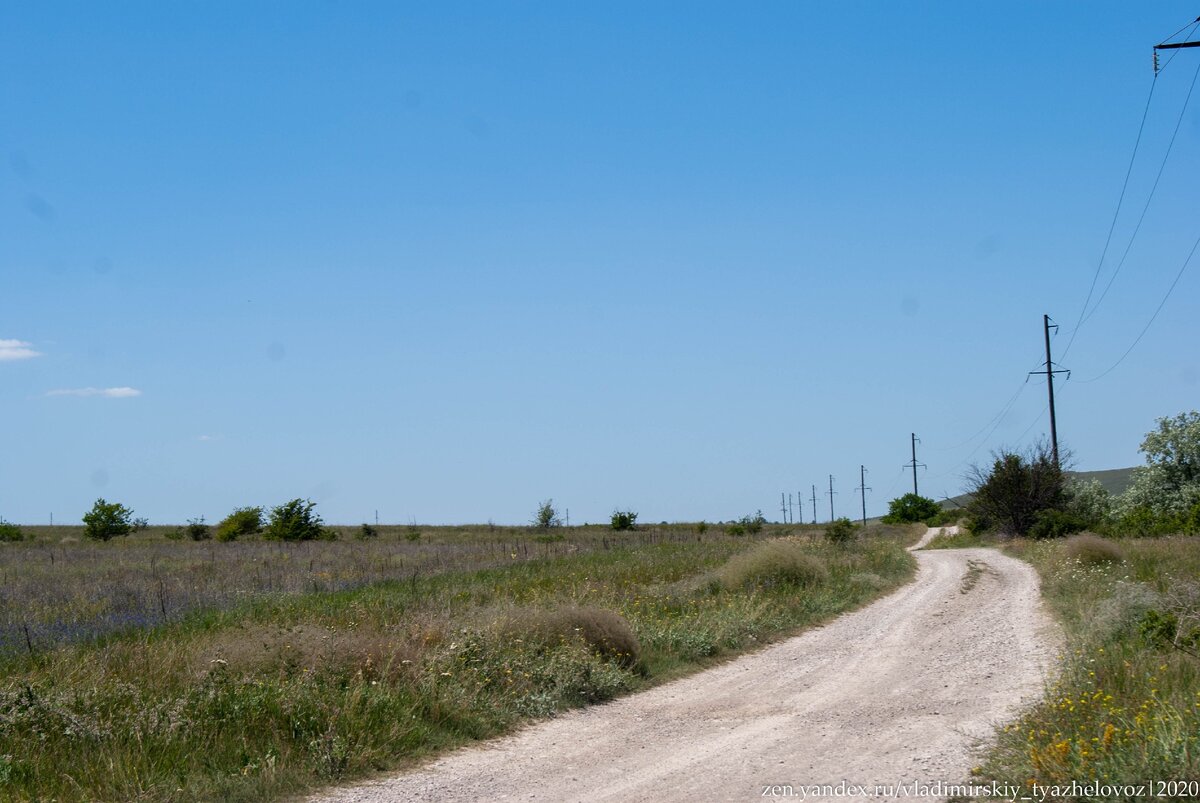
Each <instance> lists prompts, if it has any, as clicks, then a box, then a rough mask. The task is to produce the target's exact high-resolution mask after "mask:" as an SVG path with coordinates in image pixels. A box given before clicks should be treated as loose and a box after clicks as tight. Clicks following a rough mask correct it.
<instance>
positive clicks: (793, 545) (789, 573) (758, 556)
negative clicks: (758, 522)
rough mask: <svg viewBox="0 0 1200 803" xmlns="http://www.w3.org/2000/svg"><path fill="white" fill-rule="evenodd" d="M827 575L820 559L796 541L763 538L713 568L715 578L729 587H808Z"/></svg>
mask: <svg viewBox="0 0 1200 803" xmlns="http://www.w3.org/2000/svg"><path fill="white" fill-rule="evenodd" d="M828 578H829V571H828V570H827V569H826V568H825V564H824V563H822V562H821V559H820V558H818V557H816V556H815V555H811V554H809V553H808V552H806V551H805V549H804V545H803V544H801V543H800V542H798V541H767V542H765V543H762V544H759V545H758V546H756V547H754V548H753V549H751V550H749V551H747V552H742V553H741V554H738V555H734V556H733V557H732V558H730V559H729V560H728V561H726V562H725V565H724V566H722V567H721V568H720V569H718V570H717V579H718V580H719V581H720V582H721V585H722V586H724V587H725V588H727V589H730V590H733V589H736V588H742V587H744V586H750V585H757V586H772V585H795V586H799V587H801V588H808V587H811V586H815V585H818V584H820V583H823V582H824V581H825V580H827V579H828Z"/></svg>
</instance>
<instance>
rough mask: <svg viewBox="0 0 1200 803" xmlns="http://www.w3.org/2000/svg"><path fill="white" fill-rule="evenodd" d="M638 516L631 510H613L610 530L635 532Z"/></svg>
mask: <svg viewBox="0 0 1200 803" xmlns="http://www.w3.org/2000/svg"><path fill="white" fill-rule="evenodd" d="M637 517H638V514H636V513H634V512H633V511H632V510H614V511H613V514H612V519H611V523H612V528H613V529H614V530H635V529H637Z"/></svg>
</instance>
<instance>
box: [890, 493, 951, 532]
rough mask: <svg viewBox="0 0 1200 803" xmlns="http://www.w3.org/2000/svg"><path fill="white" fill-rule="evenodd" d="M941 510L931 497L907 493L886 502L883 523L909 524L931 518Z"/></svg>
mask: <svg viewBox="0 0 1200 803" xmlns="http://www.w3.org/2000/svg"><path fill="white" fill-rule="evenodd" d="M941 512H942V508H941V505H939V504H938V503H937V502H935V501H933V500H932V499H928V498H926V497H924V496H918V495H917V494H913V493H908V494H905V495H904V496H901V497H898V498H896V499H893V500H892V501H891V502H888V512H887V515H886V516H884V517H883V523H884V524H910V523H912V522H914V521H925V520H927V519H932V518H933V517H934V516H937V515H938V514H940V513H941Z"/></svg>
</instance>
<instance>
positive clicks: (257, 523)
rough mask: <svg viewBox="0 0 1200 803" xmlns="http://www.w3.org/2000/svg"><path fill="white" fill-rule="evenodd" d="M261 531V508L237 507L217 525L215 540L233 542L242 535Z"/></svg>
mask: <svg viewBox="0 0 1200 803" xmlns="http://www.w3.org/2000/svg"><path fill="white" fill-rule="evenodd" d="M262 529H263V509H262V508H261V507H238V508H234V510H233V512H232V513H230V514H229V515H228V516H226V517H225V518H223V519H221V521H220V522H219V523H218V524H217V540H218V541H235V540H237V539H238V538H240V537H241V536H243V535H253V534H255V533H260V532H262Z"/></svg>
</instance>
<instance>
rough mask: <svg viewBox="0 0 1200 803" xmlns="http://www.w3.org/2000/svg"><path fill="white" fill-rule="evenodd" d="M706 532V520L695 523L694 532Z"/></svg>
mask: <svg viewBox="0 0 1200 803" xmlns="http://www.w3.org/2000/svg"><path fill="white" fill-rule="evenodd" d="M706 532H708V522H707V521H699V522H697V523H696V534H697V535H704V534H705V533H706Z"/></svg>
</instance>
